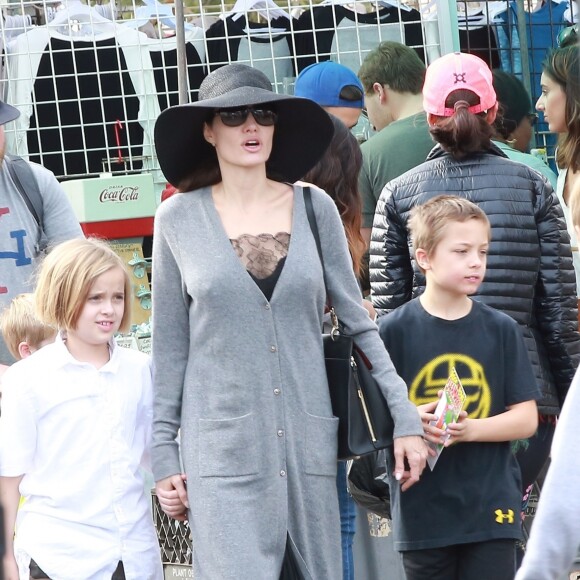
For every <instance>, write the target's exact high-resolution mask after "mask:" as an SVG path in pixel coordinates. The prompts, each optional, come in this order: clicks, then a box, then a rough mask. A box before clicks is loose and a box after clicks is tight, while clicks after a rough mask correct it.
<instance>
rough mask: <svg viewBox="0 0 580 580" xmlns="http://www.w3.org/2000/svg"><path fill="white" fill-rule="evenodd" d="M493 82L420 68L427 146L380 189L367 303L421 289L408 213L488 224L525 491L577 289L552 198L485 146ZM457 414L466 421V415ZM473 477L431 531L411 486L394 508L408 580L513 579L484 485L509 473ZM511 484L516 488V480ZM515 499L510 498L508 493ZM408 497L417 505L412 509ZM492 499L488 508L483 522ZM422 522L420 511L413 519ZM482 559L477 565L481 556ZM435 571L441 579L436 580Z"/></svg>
mask: <svg viewBox="0 0 580 580" xmlns="http://www.w3.org/2000/svg"><path fill="white" fill-rule="evenodd" d="M492 80H493V79H492V73H491V71H490V69H489V68H488V66H487V65H486V63H485V62H483V61H482V60H480V59H479V58H477V57H476V56H473V55H469V54H462V53H455V54H448V55H445V56H443V57H441V58H440V59H438V60H436V61H435V62H434V63H433V64H431V65H430V66H429V67H428V68H427V73H426V77H425V85H424V87H423V104H424V109H425V112H426V114H427V119H428V123H429V126H430V132H431V135H432V136H433V139H434V140H435V141H436V145H435V147H434V148H433V150H432V151H431V152H430V154H429V156H428V157H427V160H426V161H425V163H423V164H421V165H419V166H417V167H415V168H414V169H411V170H410V171H408V172H407V173H405V174H403V175H401V176H400V177H398V178H397V179H394V180H392V181H390V182H389V183H387V184H386V185H385V187H384V189H383V192H382V194H381V196H380V199H379V201H378V204H377V207H376V213H375V219H374V225H373V230H372V237H371V246H370V280H371V289H372V292H371V296H372V299H373V305H374V306H375V308H376V310H377V312H378V315H379V317H380V316H381V315H383V314H386V313H388V312H390V311H392V310H394V309H395V308H397V307H398V306H400V305H402V304H404V303H406V302H408V301H410V300H411V299H412V298H413V297H416V296H417V295H419V294H421V293H422V292H423V290H424V288H425V277H424V275H423V273H422V272H421V271H420V269H419V268H418V267H417V264H416V263H415V260H414V258H413V256H412V254H411V251H410V249H411V248H412V240H411V237H410V233H409V229H408V227H407V220H408V217H409V213H410V211H411V210H412V209H413V207H415V206H417V205H421V204H424V203H425V202H427V201H428V200H430V199H431V198H433V197H435V196H437V195H440V194H452V195H457V196H459V197H463V198H467V199H469V200H470V201H472V202H474V203H476V204H477V205H478V206H480V207H481V208H482V209H483V210H484V211H485V212H486V214H487V216H488V218H489V221H490V224H491V243H490V246H489V251H488V255H487V274H486V277H485V280H484V281H483V283H482V284H481V285H480V286H479V288H478V290H477V292H476V295H475V296H474V299H475V300H479V301H481V302H483V303H485V304H487V305H489V306H492V307H494V308H496V309H498V310H500V311H503V312H505V313H506V314H508V315H509V316H511V317H512V318H514V319H515V320H516V322H518V324H519V326H520V328H521V331H522V333H523V336H524V339H525V342H526V345H527V348H528V353H529V357H530V361H531V362H532V364H533V367H534V371H535V376H536V381H537V385H538V387H539V388H540V390H541V393H542V398H541V399H540V400H539V401H538V409H539V412H540V421H539V428H538V431H537V433H536V434H535V435H534V436H533V437H531V438H530V439H529V440H528V441H527V442H524V443H525V444H524V445H523V446H522V448H523V449H525V451H523V450H522V451H519V452H518V455H517V458H518V463H519V464H520V468H521V483H522V487H523V488H524V489H525V488H526V487H527V486H529V485H530V484H531V483H533V481H534V480H535V479H536V477H537V475H538V473H539V471H540V470H541V467H542V466H543V464H544V463H545V461H546V459H547V457H548V454H549V451H550V443H551V440H552V436H553V431H554V425H555V418H556V416H557V415H558V413H559V412H560V407H561V404H562V402H563V400H564V397H565V396H566V393H567V391H568V388H569V386H570V383H571V381H572V378H573V377H574V372H575V370H576V367H577V366H578V363H579V362H580V335H579V334H578V330H577V328H578V322H577V304H576V283H575V277H574V267H573V265H572V254H571V249H570V238H569V236H568V234H567V233H566V226H565V224H564V217H563V214H562V208H561V207H560V204H559V203H558V199H557V197H556V195H555V194H554V191H553V189H552V187H551V186H550V184H549V183H548V181H547V180H546V179H545V178H544V177H543V176H541V175H540V174H539V173H537V172H536V171H534V170H532V169H530V168H529V167H527V166H526V165H523V164H521V163H517V162H514V161H511V160H510V159H508V158H507V157H506V155H505V154H504V153H502V151H501V150H500V149H498V148H497V146H496V145H495V144H494V143H493V142H492V140H491V139H492V135H493V130H492V126H491V125H492V123H493V122H494V120H495V118H496V115H497V109H498V103H497V98H496V94H495V91H494V88H493V82H492ZM379 323H380V319H379ZM444 323H447V320H444V321H442V324H444ZM379 326H380V324H379ZM479 340H480V341H481V345H482V348H483V347H484V345H485V344H486V341H493V340H494V338H493V337H491V336H486V333H485V331H484V329H482V331H481V336H480V337H479ZM450 356H452V355H451V354H450ZM458 372H459V369H458ZM477 376H478V378H474V382H473V384H471V386H470V387H469V388H470V389H471V391H470V392H471V393H472V395H474V398H477V397H475V393H478V392H480V391H481V392H483V390H485V386H486V384H487V383H486V381H487V378H486V369H485V368H483V367H481V368H480V370H479V371H478V373H477ZM419 380H420V377H417V381H419ZM482 389H483V390H482ZM491 398H492V397H490V399H491ZM499 402H500V404H501V401H499ZM490 403H491V404H492V405H493V404H495V403H498V401H494V400H491V401H490ZM466 410H467V412H468V413H471V416H476V415H475V414H474V413H477V409H476V408H475V405H473V404H471V405H470V406H468V408H467V409H466ZM481 413H482V412H481V410H480V414H479V415H478V416H479V418H485V417H486V416H487V415H486V413H487V411H485V412H483V414H481ZM480 469H481V486H480V489H478V490H473V489H471V490H470V491H467V490H466V489H465V488H464V487H462V482H461V481H459V480H458V479H457V477H455V479H454V476H453V474H449V476H448V477H449V480H448V482H447V483H448V485H446V486H443V489H444V490H445V491H444V492H443V493H442V497H441V499H440V501H441V502H442V504H444V505H448V506H449V509H448V516H449V517H448V518H446V519H445V522H437V525H432V526H430V525H425V520H424V519H422V518H418V517H417V518H416V517H415V515H416V514H414V512H413V510H415V511H416V512H417V513H419V512H420V511H421V497H420V494H421V486H420V485H419V486H417V488H416V489H415V490H409V492H407V493H406V494H405V496H404V498H403V499H402V500H401V501H402V502H404V503H406V504H407V506H406V507H408V510H407V512H406V513H405V510H404V509H403V508H404V507H405V506H404V505H403V503H401V507H402V509H401V511H402V513H403V514H404V517H402V518H398V521H396V520H393V523H394V528H395V530H394V536H395V548H396V549H397V550H399V551H401V552H403V561H404V563H405V569H406V573H407V579H408V580H415V579H417V578H425V577H427V576H429V578H437V579H439V578H441V579H442V578H445V579H446V580H447V579H449V578H461V580H466V579H470V578H476V579H477V578H494V579H495V580H499V579H505V580H507V579H510V578H513V575H514V571H515V555H514V546H515V544H516V542H517V541H518V540H521V525H520V521H519V514H517V513H515V514H512V515H513V516H514V517H513V521H512V518H511V515H510V514H509V513H508V512H506V511H505V505H504V507H502V505H503V504H502V500H505V499H506V497H507V496H506V494H507V493H508V492H507V490H506V489H505V488H504V489H502V488H501V484H499V483H495V484H493V483H491V482H492V481H496V480H497V481H499V474H500V473H506V471H505V470H506V469H508V468H507V467H506V466H504V468H503V470H502V469H500V468H498V467H497V466H494V465H487V464H482V465H481V467H480ZM510 473H511V472H510ZM515 475H516V477H518V479H519V477H520V473H517V474H515ZM496 476H497V477H496ZM490 486H491V487H490ZM498 488H499V489H498ZM447 490H448V491H447ZM514 490H515V491H516V492H517V486H516V487H514ZM510 493H511V492H510ZM470 494H471V495H470ZM474 494H475V495H474ZM413 495H416V496H417V498H416V499H417V501H415V502H413V501H412V500H413V499H415V498H413V497H412V496H413ZM475 497H477V498H478V500H477V501H478V502H479V503H478V504H477V505H478V508H477V509H476V510H467V508H466V507H465V506H467V505H468V504H469V505H473V503H472V502H473V501H474V498H475ZM510 497H511V496H510ZM490 498H494V501H495V503H494V504H493V505H494V506H495V507H494V508H493V510H491V512H490V509H491V507H493V506H491V504H489V502H490ZM392 500H394V501H396V498H392ZM410 504H413V505H410ZM500 504H502V505H500ZM506 505H507V504H506ZM462 506H463V509H462ZM495 510H497V511H495ZM466 511H469V513H466ZM508 511H509V510H508ZM511 511H514V510H511ZM429 512H430V507H427V508H426V509H425V510H424V511H423V513H424V514H427V513H429ZM494 513H495V515H493V514H494ZM506 513H508V516H507V517H506V518H505V519H504V518H503V516H504V515H505V514H506ZM498 514H499V515H498ZM500 516H502V517H500ZM500 540H501V541H502V542H504V541H505V542H508V544H504V547H506V546H507V547H508V548H509V549H506V551H504V552H503V553H502V554H503V555H502V554H500V552H497V551H494V549H493V546H492V544H493V542H498V541H500ZM509 542H511V547H510V544H509ZM486 546H488V547H489V551H487V552H485V550H484V551H483V552H482V551H481V550H480V548H483V549H484V548H485V547H486ZM458 547H459V548H458ZM478 550H479V552H478ZM484 553H486V554H487V555H486V556H482V554H484ZM455 557H456V558H457V559H458V560H457V562H459V560H461V562H462V563H458V564H457V566H458V567H457V568H456V569H457V570H461V571H462V572H461V573H459V576H457V574H455V575H454V574H449V573H448V572H449V569H446V568H445V558H448V559H449V558H451V559H453V558H455ZM470 558H471V560H470ZM477 558H479V560H478V563H477V565H475V567H476V570H475V571H473V570H472V572H471V573H470V572H468V571H466V569H465V566H469V562H470V561H471V566H472V568H473V562H474V561H475V560H476V559H477ZM512 558H513V559H514V561H512ZM442 560H443V562H442ZM421 563H423V564H424V565H425V566H426V567H427V568H428V571H426V568H425V567H422V564H421ZM488 567H491V568H488ZM436 568H437V569H439V570H440V571H441V570H443V572H441V573H439V574H438V573H435V572H434V570H435V569H436Z"/></svg>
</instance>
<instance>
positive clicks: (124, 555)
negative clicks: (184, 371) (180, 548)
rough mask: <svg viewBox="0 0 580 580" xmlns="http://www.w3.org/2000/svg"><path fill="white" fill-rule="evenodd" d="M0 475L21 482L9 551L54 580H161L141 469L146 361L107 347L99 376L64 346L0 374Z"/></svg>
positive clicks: (148, 391)
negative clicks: (119, 570) (117, 577)
mask: <svg viewBox="0 0 580 580" xmlns="http://www.w3.org/2000/svg"><path fill="white" fill-rule="evenodd" d="M2 384H3V395H2V416H1V417H0V475H3V476H8V477H17V476H20V475H24V477H23V479H22V483H21V484H20V493H21V494H22V495H23V496H25V497H26V501H25V502H24V504H23V506H22V507H21V513H19V517H18V530H17V535H16V540H15V542H16V544H15V545H16V547H17V549H18V550H22V551H24V552H25V553H26V554H27V555H28V556H30V557H32V558H33V559H34V560H35V561H36V562H37V564H38V565H39V566H40V567H41V568H42V570H44V572H46V574H47V575H48V576H50V577H51V578H54V579H55V580H79V579H81V578H82V579H83V580H105V579H107V580H108V579H110V578H111V576H112V574H113V572H114V571H115V568H116V567H117V564H118V562H119V560H121V561H122V562H123V566H124V568H125V575H126V577H127V580H159V579H161V578H163V572H162V568H161V560H160V552H159V546H158V542H157V536H156V533H155V529H154V526H153V521H152V518H151V511H150V497H148V495H147V494H146V493H145V489H144V484H143V478H142V476H141V468H143V467H145V468H146V469H149V465H148V463H149V448H150V438H151V420H152V397H153V395H152V384H151V365H150V360H149V357H147V356H146V355H145V354H143V353H140V352H138V351H134V350H128V349H123V348H120V347H117V346H115V345H114V344H113V343H112V344H111V359H110V361H109V362H108V363H107V364H106V365H104V366H103V367H102V368H100V369H98V370H97V369H96V368H95V367H93V366H92V365H90V364H87V363H81V362H79V361H77V360H76V359H74V358H73V357H72V356H71V354H70V353H69V352H68V350H67V348H66V346H65V344H64V343H63V341H62V339H60V338H57V340H56V342H55V343H54V344H51V345H48V346H45V347H44V348H43V349H41V350H39V351H38V352H37V353H35V354H34V355H33V356H31V357H29V358H27V359H25V360H23V361H21V362H18V363H16V364H15V365H13V366H12V367H11V368H10V369H9V370H8V371H7V372H6V373H5V374H4V376H3V378H2Z"/></svg>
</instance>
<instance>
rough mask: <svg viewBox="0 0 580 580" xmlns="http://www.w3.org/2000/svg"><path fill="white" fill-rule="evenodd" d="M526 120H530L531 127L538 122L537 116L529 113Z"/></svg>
mask: <svg viewBox="0 0 580 580" xmlns="http://www.w3.org/2000/svg"><path fill="white" fill-rule="evenodd" d="M528 119H529V120H530V125H532V127H533V126H534V125H535V124H536V123H537V122H538V115H537V114H536V113H530V114H529V115H528Z"/></svg>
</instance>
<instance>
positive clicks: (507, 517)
mask: <svg viewBox="0 0 580 580" xmlns="http://www.w3.org/2000/svg"><path fill="white" fill-rule="evenodd" d="M493 513H494V514H495V521H496V522H497V523H498V524H504V523H505V522H506V521H507V523H508V524H513V523H514V510H508V511H507V512H506V513H505V514H504V513H503V512H502V511H501V510H495V511H494V512H493Z"/></svg>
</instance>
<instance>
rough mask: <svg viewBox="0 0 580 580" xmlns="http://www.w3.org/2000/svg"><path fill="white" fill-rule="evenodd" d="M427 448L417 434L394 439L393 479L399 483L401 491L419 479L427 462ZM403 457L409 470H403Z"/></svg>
mask: <svg viewBox="0 0 580 580" xmlns="http://www.w3.org/2000/svg"><path fill="white" fill-rule="evenodd" d="M427 449H428V448H427V445H426V444H425V441H423V438H422V437H419V436H418V435H409V436H408V437H397V439H395V441H394V452H395V479H396V480H397V481H399V482H400V483H401V491H407V490H408V489H409V488H410V487H411V486H412V485H414V484H415V483H417V482H418V481H419V477H420V476H421V473H423V469H425V463H426V462H427V454H428V451H427ZM405 459H406V460H407V463H408V465H409V471H405Z"/></svg>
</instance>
